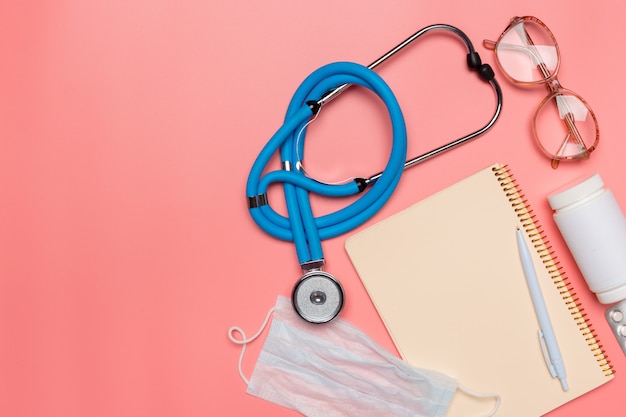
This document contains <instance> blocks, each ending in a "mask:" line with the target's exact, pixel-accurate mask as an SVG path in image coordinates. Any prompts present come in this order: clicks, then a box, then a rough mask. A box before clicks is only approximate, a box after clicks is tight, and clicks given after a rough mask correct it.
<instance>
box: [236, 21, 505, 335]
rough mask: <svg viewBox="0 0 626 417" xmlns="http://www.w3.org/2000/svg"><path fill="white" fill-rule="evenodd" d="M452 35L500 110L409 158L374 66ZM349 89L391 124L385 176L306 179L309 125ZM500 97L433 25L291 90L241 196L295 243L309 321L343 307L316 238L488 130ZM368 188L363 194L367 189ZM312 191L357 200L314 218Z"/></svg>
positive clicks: (295, 298)
mask: <svg viewBox="0 0 626 417" xmlns="http://www.w3.org/2000/svg"><path fill="white" fill-rule="evenodd" d="M439 29H441V30H448V31H452V32H453V33H456V34H457V35H458V36H459V37H460V38H461V39H462V40H463V41H464V42H465V44H466V45H467V48H468V51H469V52H468V55H467V63H468V66H469V68H470V69H471V70H475V71H477V72H478V74H479V76H480V77H481V78H482V79H483V80H485V81H488V82H489V83H490V84H491V85H492V87H493V89H494V90H495V93H496V98H497V105H496V109H495V112H494V114H493V116H492V118H491V120H490V121H489V123H487V124H486V125H485V126H484V127H482V128H481V129H479V130H477V131H475V132H473V133H471V134H469V135H467V136H464V137H462V138H460V139H457V140H455V141H453V142H450V143H448V144H446V145H443V146H440V147H438V148H436V149H433V150H432V151H430V152H427V153H425V154H423V155H420V156H418V157H416V158H413V159H410V160H406V153H407V133H406V126H405V122H404V117H403V115H402V111H401V109H400V105H399V104H398V101H397V100H396V98H395V96H394V94H393V92H392V91H391V89H390V88H389V86H388V85H387V83H385V81H384V80H383V79H382V78H381V77H380V76H379V75H378V74H376V73H375V72H374V71H373V69H374V68H375V67H377V66H378V65H380V64H381V63H382V62H384V61H386V60H387V59H388V58H390V57H391V56H393V55H394V54H396V53H397V52H398V51H400V50H401V49H403V48H404V47H405V46H407V45H408V44H410V43H411V42H413V41H414V40H415V39H417V38H419V37H420V36H421V35H423V34H425V33H427V32H429V31H431V30H439ZM351 85H360V86H362V87H364V88H367V89H368V90H370V91H372V92H373V93H375V94H376V95H377V96H378V97H380V99H381V100H382V101H383V102H384V103H385V105H386V107H387V111H388V113H389V117H390V120H391V126H392V147H391V153H390V156H389V160H388V162H387V165H386V166H385V168H384V169H383V171H382V172H380V173H377V174H375V175H372V176H370V177H368V178H357V179H355V180H353V181H350V182H348V183H345V184H327V183H323V182H320V181H317V180H315V179H313V178H310V177H308V176H307V175H306V173H305V172H304V170H303V169H301V166H302V164H301V158H302V156H303V155H304V140H303V138H304V135H305V134H306V127H307V126H308V124H309V123H310V122H311V120H312V118H314V117H315V116H316V115H317V113H318V112H319V111H320V108H321V107H322V106H323V105H325V104H326V103H328V102H330V101H331V100H332V99H334V98H335V97H337V96H338V95H339V94H340V93H342V92H343V91H344V90H345V89H346V88H348V87H349V86H351ZM501 108H502V92H501V90H500V87H499V85H498V83H497V82H496V80H495V78H494V74H493V70H492V69H491V67H490V66H489V65H488V64H482V63H481V60H480V57H479V56H478V53H476V52H475V51H474V48H473V46H472V44H471V42H470V40H469V39H468V38H467V36H466V35H465V34H464V33H463V32H461V31H460V30H459V29H457V28H455V27H453V26H450V25H443V24H438V25H431V26H427V27H425V28H423V29H421V30H420V31H418V32H416V33H415V34H413V35H412V36H410V37H409V38H407V39H406V40H405V41H404V42H402V43H400V44H399V45H398V46H396V47H395V48H393V49H392V50H391V51H389V52H387V53H386V54H385V55H383V56H382V57H380V58H379V59H378V60H376V61H375V62H374V63H372V64H371V65H370V66H368V67H365V66H362V65H360V64H355V63H350V62H337V63H332V64H328V65H325V66H323V67H321V68H319V69H318V70H316V71H314V72H313V73H312V74H311V75H309V76H308V77H307V78H306V79H305V80H304V81H303V82H302V84H301V85H300V86H299V87H298V89H297V90H296V92H295V94H294V96H293V98H292V100H291V102H290V103H289V107H288V108H287V114H286V116H285V121H284V124H283V125H282V126H281V127H280V129H278V131H277V132H276V133H275V134H274V135H273V136H272V137H271V139H270V140H269V142H268V143H267V144H266V145H265V147H264V148H263V149H262V150H261V152H260V154H259V156H258V157H257V159H256V161H255V162H254V164H253V165H252V168H251V170H250V174H249V177H248V182H247V185H246V195H247V197H248V208H249V211H250V215H251V216H252V218H253V219H254V221H255V222H256V223H257V225H259V227H261V228H262V229H263V230H264V231H265V232H266V233H268V234H270V235H271V236H274V237H275V238H278V239H282V240H286V241H292V242H294V244H295V247H296V253H297V256H298V261H299V263H300V266H301V268H302V269H303V270H304V271H305V273H304V275H303V276H302V277H301V278H300V279H299V280H298V282H297V283H296V285H295V287H294V289H293V293H292V302H293V305H294V309H295V310H296V312H297V313H298V314H299V315H300V316H301V317H302V318H303V319H304V320H306V321H308V322H311V323H326V322H328V321H330V320H332V319H333V318H334V317H336V316H337V315H338V314H339V312H340V311H341V309H342V308H343V304H344V291H343V288H342V286H341V284H340V283H339V281H338V280H337V279H336V278H335V277H333V276H332V275H331V274H329V273H327V272H325V271H323V270H322V267H323V266H324V264H325V260H324V254H323V251H322V244H321V241H322V240H325V239H330V238H333V237H336V236H339V235H342V234H344V233H346V232H348V231H350V230H352V229H354V228H356V227H358V226H359V225H361V224H362V223H364V222H365V221H366V220H368V219H369V218H370V217H372V216H373V215H374V214H375V213H376V212H377V211H378V210H379V209H380V208H381V207H382V206H383V205H384V204H385V203H386V202H387V200H388V199H389V197H390V196H391V194H392V193H393V191H394V190H395V188H396V186H397V184H398V181H399V180H400V176H401V175H402V171H403V170H404V169H405V168H407V167H410V166H413V165H415V164H417V163H420V162H422V161H424V160H426V159H429V158H432V157H433V156H435V155H438V154H440V153H442V152H445V151H447V150H450V149H452V148H454V147H456V146H458V145H460V144H462V143H465V142H467V141H469V140H471V139H473V138H475V137H477V136H480V135H481V134H483V133H485V132H486V131H487V130H489V129H490V128H491V127H492V126H493V124H494V123H495V121H496V120H497V118H498V117H499V115H500V111H501ZM276 152H280V160H281V164H282V167H281V169H280V170H274V171H270V172H266V168H267V165H268V163H269V161H270V159H271V158H272V157H273V156H274V155H275V154H276ZM274 183H282V184H283V190H284V195H285V201H286V206H287V217H285V216H283V215H281V214H279V213H277V212H276V211H275V210H274V209H273V208H272V207H271V206H270V204H269V201H268V199H267V190H268V187H269V186H270V185H271V184H274ZM366 189H367V192H364V191H365V190H366ZM310 193H315V194H319V195H322V196H327V197H347V196H352V195H356V194H359V193H361V194H362V195H361V197H360V198H358V199H357V200H355V201H354V202H352V203H351V204H349V205H347V206H346V207H344V208H342V209H340V210H338V211H335V212H333V213H330V214H326V215H323V216H320V217H315V216H314V215H313V211H312V209H311V203H310V200H309V195H310Z"/></svg>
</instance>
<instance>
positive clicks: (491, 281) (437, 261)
mask: <svg viewBox="0 0 626 417" xmlns="http://www.w3.org/2000/svg"><path fill="white" fill-rule="evenodd" d="M534 219H535V217H534V216H533V214H532V211H531V209H530V207H529V205H528V204H527V203H526V201H525V200H524V197H523V195H522V194H521V191H520V188H519V187H518V186H517V184H516V183H515V182H514V180H513V176H512V174H511V172H510V170H509V169H508V168H507V167H506V166H502V165H500V164H495V165H493V166H490V167H487V168H485V169H482V170H481V171H479V172H477V173H475V174H473V175H471V176H469V177H467V178H465V179H463V180H461V181H460V182H458V183H456V184H453V185H451V186H450V187H448V188H446V189H444V190H443V191H440V192H438V193H436V194H434V195H432V196H430V197H428V198H427V199H425V200H423V201H421V202H419V203H417V204H415V205H413V206H411V207H409V208H407V209H406V210H403V211H402V212H399V213H397V214H395V215H393V216H391V217H389V218H387V219H385V220H383V221H381V222H379V223H377V224H375V225H373V226H371V227H369V228H368V229H365V230H364V231H362V232H360V233H358V234H356V235H354V236H352V237H350V238H349V239H348V240H347V241H346V251H347V253H348V255H349V257H350V259H351V261H352V263H353V265H354V266H355V268H356V271H357V273H358V275H359V277H360V278H361V280H362V282H363V284H364V286H365V288H366V290H367V292H368V294H369V295H370V297H371V299H372V302H373V303H374V305H375V307H376V309H377V311H378V313H379V314H380V316H381V318H382V320H383V322H384V323H385V326H386V327H387V330H388V331H389V334H390V335H391V337H392V339H393V341H394V343H395V345H396V347H397V348H398V350H399V352H400V354H401V356H402V357H403V358H404V359H405V360H407V361H408V362H410V363H411V364H413V365H414V366H416V367H419V368H427V369H432V370H436V371H439V372H442V373H445V374H447V375H450V376H452V377H454V378H456V379H457V380H458V381H459V383H460V384H461V385H462V386H464V387H466V388H468V389H470V390H472V391H476V392H481V393H497V394H499V395H500V397H501V405H500V408H499V410H498V412H497V414H496V416H506V417H516V416H519V417H522V416H523V417H536V416H540V415H543V414H545V413H547V412H549V411H551V410H553V409H555V408H557V407H559V406H560V405H562V404H565V403H566V402H568V401H570V400H572V399H574V398H576V397H578V396H580V395H582V394H584V393H586V392H588V391H590V390H592V389H594V388H596V387H598V386H600V385H602V384H604V383H606V382H608V381H609V380H611V379H612V377H613V368H612V366H611V365H610V363H609V361H608V358H607V356H606V354H605V353H604V351H603V350H602V349H601V347H600V345H599V344H598V340H597V338H596V336H595V334H594V331H593V328H592V326H591V324H590V323H589V319H588V318H587V317H586V316H585V315H584V314H582V312H581V311H582V307H581V306H580V305H579V302H578V301H577V300H576V299H575V298H573V295H572V294H573V291H572V288H571V283H570V282H569V281H568V280H567V278H566V277H565V276H564V273H563V272H562V271H561V269H560V268H559V267H558V265H557V263H556V261H555V259H556V258H555V256H554V254H553V253H551V250H550V249H549V248H548V247H547V246H546V240H545V237H544V236H543V234H544V233H543V232H542V231H541V228H540V227H539V225H538V224H536V222H535V220H534ZM518 227H520V228H521V229H522V230H523V231H524V232H525V239H526V240H527V243H528V245H529V247H530V248H531V249H533V250H531V253H532V256H533V262H534V264H535V269H536V270H537V274H538V277H539V281H540V285H541V288H542V292H543V296H544V298H545V301H546V305H547V308H548V311H549V314H550V318H551V321H552V325H553V327H554V331H555V333H556V337H557V341H558V344H559V346H560V350H561V354H562V357H563V361H564V363H565V369H566V372H567V381H568V383H569V390H568V391H563V389H562V388H561V384H560V383H559V381H558V379H552V377H551V375H550V373H549V371H548V367H547V366H546V362H545V360H544V357H543V353H542V350H541V346H540V343H539V336H538V330H539V324H538V321H537V316H536V314H535V311H534V309H533V305H532V300H531V298H530V293H529V290H528V286H527V283H526V280H525V277H524V272H523V269H522V265H521V261H520V258H519V252H518V246H517V241H516V229H517V228H518ZM489 401H490V400H486V399H485V400H477V399H472V398H471V397H469V396H467V395H465V394H463V393H461V392H460V391H457V394H455V396H454V399H453V401H452V404H451V405H450V409H449V411H448V414H447V415H446V416H447V417H457V416H459V417H460V416H471V415H481V414H484V413H485V412H487V411H488V410H490V409H491V406H492V405H493V403H492V402H489Z"/></svg>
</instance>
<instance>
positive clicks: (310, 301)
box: [291, 270, 344, 324]
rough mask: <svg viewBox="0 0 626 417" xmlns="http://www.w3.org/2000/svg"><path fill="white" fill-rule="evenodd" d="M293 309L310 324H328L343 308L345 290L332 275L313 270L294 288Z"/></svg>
mask: <svg viewBox="0 0 626 417" xmlns="http://www.w3.org/2000/svg"><path fill="white" fill-rule="evenodd" d="M291 300H292V302H293V307H294V308H295V310H296V312H297V313H298V315H299V316H300V317H302V318H303V319H304V320H306V321H308V322H309V323H316V324H321V323H327V322H329V321H331V320H332V319H334V318H335V317H337V315H338V314H339V312H341V309H342V308H343V300H344V295H343V288H342V287H341V284H340V283H339V281H337V280H336V279H335V277H333V276H332V275H331V274H329V273H327V272H323V271H321V270H311V271H309V272H307V273H306V274H304V276H302V278H300V280H299V281H298V282H297V283H296V285H295V287H294V288H293V294H292V297H291Z"/></svg>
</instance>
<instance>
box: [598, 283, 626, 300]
mask: <svg viewBox="0 0 626 417" xmlns="http://www.w3.org/2000/svg"><path fill="white" fill-rule="evenodd" d="M596 295H597V296H598V301H600V302H601V303H602V304H613V303H617V302H618V301H622V300H626V284H624V285H620V286H619V287H616V288H612V289H610V290H607V291H601V292H597V293H596Z"/></svg>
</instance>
